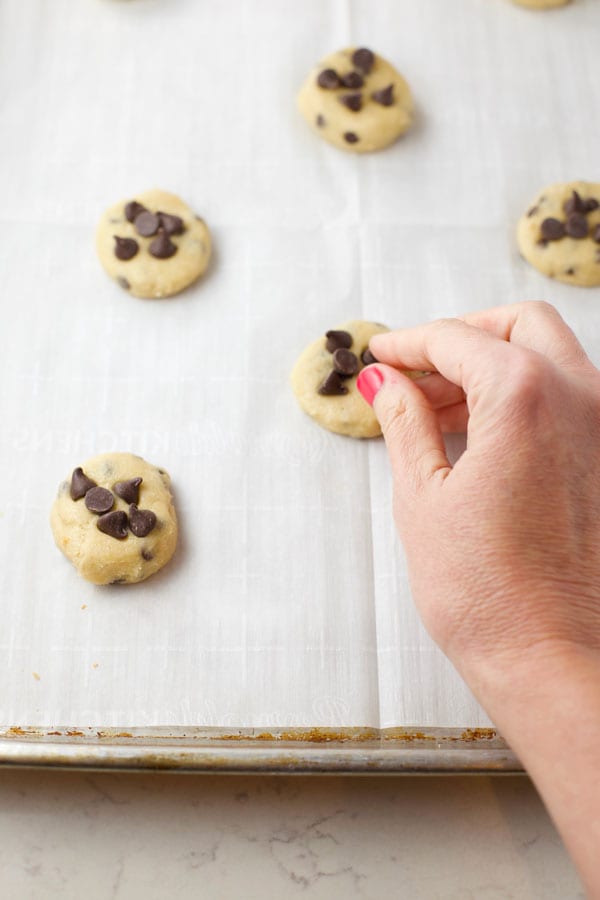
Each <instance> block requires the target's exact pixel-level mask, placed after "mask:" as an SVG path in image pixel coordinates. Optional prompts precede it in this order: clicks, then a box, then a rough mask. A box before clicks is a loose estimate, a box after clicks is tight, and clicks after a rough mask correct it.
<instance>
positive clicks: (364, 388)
mask: <svg viewBox="0 0 600 900" xmlns="http://www.w3.org/2000/svg"><path fill="white" fill-rule="evenodd" d="M382 384H383V375H382V373H381V371H380V370H379V369H378V368H377V366H368V368H366V369H363V370H362V372H361V373H360V374H359V376H358V378H357V379H356V387H357V388H358V389H359V391H360V392H361V394H362V395H363V397H364V398H365V400H366V401H367V403H368V404H369V406H373V399H374V397H375V394H376V393H377V391H378V390H379V388H380V387H381V385H382Z"/></svg>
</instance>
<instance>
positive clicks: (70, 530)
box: [50, 453, 177, 584]
mask: <svg viewBox="0 0 600 900" xmlns="http://www.w3.org/2000/svg"><path fill="white" fill-rule="evenodd" d="M170 485H171V480H170V478H169V476H168V474H167V473H166V472H165V471H164V469H157V468H156V467H155V466H153V465H151V464H150V463H147V462H145V461H144V460H143V459H142V458H141V457H140V456H134V455H133V454H131V453H104V454H102V455H101V456H95V457H93V458H92V459H88V461H87V462H85V463H84V464H83V465H82V466H78V467H77V468H76V469H75V470H74V471H73V473H72V475H71V477H70V478H68V479H67V480H66V481H64V482H63V483H62V484H61V486H60V488H59V491H58V496H57V498H56V500H55V501H54V505H53V507H52V511H51V514H50V524H51V526H52V532H53V534H54V540H55V541H56V545H57V547H58V548H59V549H60V550H62V552H63V553H64V554H65V556H66V557H67V558H68V559H70V560H71V562H72V563H73V565H74V566H75V568H76V569H77V571H78V572H79V574H80V575H82V576H83V577H84V578H86V579H87V580H88V581H91V582H92V583H93V584H125V583H132V582H136V581H143V580H144V579H145V578H149V576H150V575H153V574H154V573H155V572H158V570H159V569H161V568H162V567H163V566H164V565H165V564H166V563H168V561H169V560H170V559H171V557H172V556H173V553H174V552H175V545H176V544H177V517H176V515H175V508H174V506H173V498H172V496H171V490H170Z"/></svg>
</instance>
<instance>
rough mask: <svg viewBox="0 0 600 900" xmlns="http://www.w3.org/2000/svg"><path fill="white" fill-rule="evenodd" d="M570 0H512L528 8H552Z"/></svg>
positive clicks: (563, 4) (565, 3) (564, 4)
mask: <svg viewBox="0 0 600 900" xmlns="http://www.w3.org/2000/svg"><path fill="white" fill-rule="evenodd" d="M570 2H571V0H513V3H517V4H518V5H519V6H527V7H529V9H554V8H555V7H556V6H566V5H567V3H570Z"/></svg>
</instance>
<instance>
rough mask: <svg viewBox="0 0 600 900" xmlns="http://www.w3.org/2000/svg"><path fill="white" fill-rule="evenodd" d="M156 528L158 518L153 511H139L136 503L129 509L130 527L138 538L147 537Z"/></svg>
mask: <svg viewBox="0 0 600 900" xmlns="http://www.w3.org/2000/svg"><path fill="white" fill-rule="evenodd" d="M155 526H156V516H155V515H154V513H153V512H152V510H151V509H138V508H137V506H136V505H135V503H132V504H131V506H130V507H129V527H130V529H131V531H132V532H133V534H135V536H136V537H146V535H147V534H150V532H151V531H152V529H153V528H154V527H155Z"/></svg>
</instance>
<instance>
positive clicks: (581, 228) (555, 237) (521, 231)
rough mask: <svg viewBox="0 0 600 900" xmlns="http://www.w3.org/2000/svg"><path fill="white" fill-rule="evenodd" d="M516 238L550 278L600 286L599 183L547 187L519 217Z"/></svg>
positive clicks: (584, 285) (528, 255)
mask: <svg viewBox="0 0 600 900" xmlns="http://www.w3.org/2000/svg"><path fill="white" fill-rule="evenodd" d="M517 241H518V244H519V249H520V251H521V254H522V255H523V256H524V258H525V259H526V260H527V262H529V263H531V265H532V266H535V268H536V269H538V270H539V271H540V272H542V274H544V275H548V277H549V278H556V279H557V280H558V281H564V282H565V283H566V284H576V285H579V286H581V287H594V286H596V285H600V184H594V183H593V182H587V181H571V182H568V183H567V184H553V185H550V187H547V188H545V190H543V191H542V192H541V193H540V194H539V195H538V196H537V197H536V198H535V200H534V201H533V202H532V204H531V205H530V207H529V209H528V210H527V212H526V213H525V214H524V215H523V216H522V217H521V219H520V220H519V224H518V226H517Z"/></svg>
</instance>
